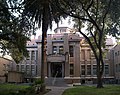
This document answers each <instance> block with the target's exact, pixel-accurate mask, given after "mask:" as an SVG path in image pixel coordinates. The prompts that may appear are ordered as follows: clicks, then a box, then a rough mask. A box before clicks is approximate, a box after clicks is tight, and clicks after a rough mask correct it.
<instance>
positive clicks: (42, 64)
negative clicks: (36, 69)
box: [40, 32, 45, 92]
mask: <svg viewBox="0 0 120 95" xmlns="http://www.w3.org/2000/svg"><path fill="white" fill-rule="evenodd" d="M44 41H45V36H44V32H42V47H41V81H42V84H41V89H40V91H41V92H44V91H45V75H44V63H45V60H44V56H45V55H44V54H45V53H44V52H45V50H44V45H45V44H44Z"/></svg>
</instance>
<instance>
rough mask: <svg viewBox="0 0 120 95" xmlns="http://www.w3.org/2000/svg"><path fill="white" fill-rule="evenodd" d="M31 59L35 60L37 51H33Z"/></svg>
mask: <svg viewBox="0 0 120 95" xmlns="http://www.w3.org/2000/svg"><path fill="white" fill-rule="evenodd" d="M31 60H35V51H32V52H31Z"/></svg>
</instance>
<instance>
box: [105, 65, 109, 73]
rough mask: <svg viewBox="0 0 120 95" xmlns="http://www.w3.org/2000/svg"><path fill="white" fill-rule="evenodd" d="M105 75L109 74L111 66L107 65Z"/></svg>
mask: <svg viewBox="0 0 120 95" xmlns="http://www.w3.org/2000/svg"><path fill="white" fill-rule="evenodd" d="M105 74H109V65H105Z"/></svg>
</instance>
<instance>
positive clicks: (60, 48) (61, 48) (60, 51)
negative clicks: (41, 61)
mask: <svg viewBox="0 0 120 95" xmlns="http://www.w3.org/2000/svg"><path fill="white" fill-rule="evenodd" d="M59 53H60V54H63V46H60V47H59Z"/></svg>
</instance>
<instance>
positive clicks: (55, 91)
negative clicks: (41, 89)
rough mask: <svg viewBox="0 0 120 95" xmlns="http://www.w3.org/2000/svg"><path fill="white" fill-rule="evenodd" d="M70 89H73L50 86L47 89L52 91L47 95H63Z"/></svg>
mask: <svg viewBox="0 0 120 95" xmlns="http://www.w3.org/2000/svg"><path fill="white" fill-rule="evenodd" d="M68 88H71V86H68V87H56V86H48V87H47V89H51V91H49V92H48V93H46V94H45V95H62V93H63V92H64V91H65V90H66V89H68Z"/></svg>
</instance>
